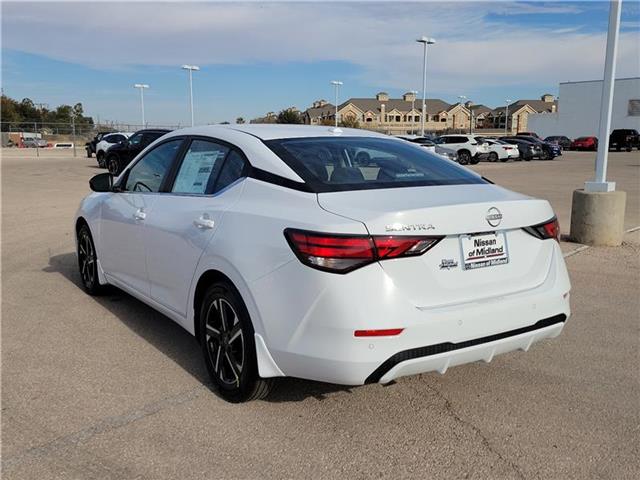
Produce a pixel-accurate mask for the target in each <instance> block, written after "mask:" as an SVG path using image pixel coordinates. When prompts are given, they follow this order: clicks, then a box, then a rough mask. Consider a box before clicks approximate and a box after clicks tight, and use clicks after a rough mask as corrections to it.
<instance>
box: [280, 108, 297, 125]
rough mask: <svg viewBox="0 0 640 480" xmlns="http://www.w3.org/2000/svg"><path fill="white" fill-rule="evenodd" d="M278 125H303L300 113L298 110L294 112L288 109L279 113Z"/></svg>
mask: <svg viewBox="0 0 640 480" xmlns="http://www.w3.org/2000/svg"><path fill="white" fill-rule="evenodd" d="M276 122H277V123H289V124H300V123H302V117H301V116H300V112H298V111H297V110H293V109H291V108H287V109H286V110H282V111H281V112H280V113H278V119H277V120H276Z"/></svg>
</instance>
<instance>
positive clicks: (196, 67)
mask: <svg viewBox="0 0 640 480" xmlns="http://www.w3.org/2000/svg"><path fill="white" fill-rule="evenodd" d="M182 69H183V70H195V71H198V70H200V67H199V66H197V65H182Z"/></svg>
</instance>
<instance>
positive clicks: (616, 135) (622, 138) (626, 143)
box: [609, 128, 640, 152]
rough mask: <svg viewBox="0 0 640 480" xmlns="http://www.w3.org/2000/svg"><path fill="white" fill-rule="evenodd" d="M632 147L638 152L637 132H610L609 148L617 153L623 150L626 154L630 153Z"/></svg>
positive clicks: (638, 136) (639, 139) (639, 135)
mask: <svg viewBox="0 0 640 480" xmlns="http://www.w3.org/2000/svg"><path fill="white" fill-rule="evenodd" d="M633 147H636V148H637V149H638V150H640V134H638V131H637V130H633V129H629V128H619V129H616V130H614V131H613V132H611V135H610V136H609V148H615V149H616V151H618V152H619V151H620V150H622V149H623V148H624V149H625V150H626V151H627V152H630V151H631V150H632V149H633Z"/></svg>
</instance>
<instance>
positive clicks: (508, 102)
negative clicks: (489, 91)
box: [505, 98, 513, 105]
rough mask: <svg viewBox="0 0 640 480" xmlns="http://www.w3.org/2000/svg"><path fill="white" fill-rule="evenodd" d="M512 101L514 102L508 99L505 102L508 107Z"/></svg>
mask: <svg viewBox="0 0 640 480" xmlns="http://www.w3.org/2000/svg"><path fill="white" fill-rule="evenodd" d="M512 101H513V100H511V99H510V98H507V99H506V100H505V103H506V104H507V105H509V104H510V103H511V102H512Z"/></svg>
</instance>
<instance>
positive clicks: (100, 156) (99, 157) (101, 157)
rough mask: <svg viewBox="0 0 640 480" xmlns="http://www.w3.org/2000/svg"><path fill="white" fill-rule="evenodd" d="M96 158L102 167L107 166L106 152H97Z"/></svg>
mask: <svg viewBox="0 0 640 480" xmlns="http://www.w3.org/2000/svg"><path fill="white" fill-rule="evenodd" d="M96 160H97V161H98V166H99V167H100V168H106V165H105V163H104V152H98V153H96Z"/></svg>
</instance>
